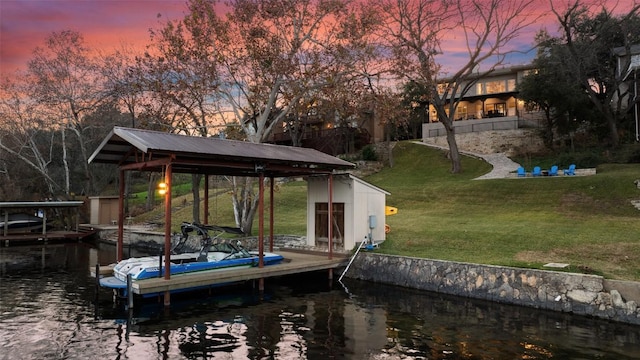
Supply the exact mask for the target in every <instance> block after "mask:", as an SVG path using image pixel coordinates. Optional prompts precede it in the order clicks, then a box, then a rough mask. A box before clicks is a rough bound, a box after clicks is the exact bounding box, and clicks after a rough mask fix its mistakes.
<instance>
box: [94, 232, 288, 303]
mask: <svg viewBox="0 0 640 360" xmlns="http://www.w3.org/2000/svg"><path fill="white" fill-rule="evenodd" d="M194 231H195V232H196V234H195V236H197V237H200V242H201V246H200V250H199V251H185V252H183V249H184V248H185V244H186V243H187V240H188V239H189V238H190V236H191V237H193V235H190V233H192V232H194ZM210 231H212V232H215V235H214V237H211V236H210V235H209V232H210ZM238 231H239V230H238V229H236V228H229V227H223V226H215V225H203V224H196V223H182V225H181V232H182V235H181V237H180V239H179V241H178V242H177V243H176V244H175V245H174V246H173V250H172V254H171V258H170V262H171V266H170V274H171V276H174V275H175V276H185V275H188V274H192V273H201V272H211V271H229V270H233V269H238V268H249V267H254V266H258V263H259V256H258V252H256V251H248V250H246V249H245V248H243V247H242V245H240V244H239V243H234V241H232V240H221V238H220V237H221V236H222V235H223V234H225V233H229V232H231V233H238ZM282 260H283V257H282V255H279V254H275V253H270V252H265V253H264V254H263V264H264V265H265V266H268V265H273V264H278V263H280V262H282ZM165 271H166V268H165V267H164V262H161V259H160V257H159V256H145V257H135V258H129V259H125V260H122V261H120V262H118V263H117V264H116V265H115V266H114V269H113V276H109V277H103V278H101V279H100V285H101V286H102V287H106V288H111V289H114V290H115V291H117V292H118V294H119V295H122V296H125V295H126V289H127V277H128V275H131V280H132V281H142V280H145V279H152V278H158V277H163V276H164V274H165ZM190 290H195V289H193V288H187V289H181V290H180V291H190ZM154 295H156V294H145V296H154Z"/></svg>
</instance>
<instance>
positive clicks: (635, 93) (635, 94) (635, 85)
mask: <svg viewBox="0 0 640 360" xmlns="http://www.w3.org/2000/svg"><path fill="white" fill-rule="evenodd" d="M637 73H638V71H637V70H636V71H634V72H633V114H634V115H635V119H636V142H638V141H640V133H639V132H638V79H637Z"/></svg>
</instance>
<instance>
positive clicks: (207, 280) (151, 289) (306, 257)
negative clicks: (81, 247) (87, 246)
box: [92, 250, 348, 295]
mask: <svg viewBox="0 0 640 360" xmlns="http://www.w3.org/2000/svg"><path fill="white" fill-rule="evenodd" d="M277 253H278V254H280V255H282V256H283V257H284V261H283V262H282V263H280V264H277V265H269V266H266V267H263V268H257V267H253V268H243V269H237V270H225V271H202V272H196V273H191V274H181V275H174V276H172V277H171V279H169V280H165V279H164V278H154V279H146V280H139V281H135V282H134V283H133V284H132V289H133V293H134V294H139V295H144V294H154V293H159V292H165V291H172V290H181V289H188V288H194V287H206V286H214V285H217V284H225V283H235V282H239V281H246V280H254V279H260V278H269V277H275V276H283V275H291V274H298V273H304V272H311V271H318V270H328V269H335V268H339V267H343V266H346V264H347V261H348V257H346V256H345V255H342V254H338V255H336V254H334V255H333V259H328V254H327V253H320V252H317V253H311V252H300V251H293V250H284V251H283V250H279V251H277ZM112 273H113V268H112V267H101V268H100V275H110V274H112ZM92 275H94V276H95V270H92Z"/></svg>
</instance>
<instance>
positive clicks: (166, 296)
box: [164, 290, 171, 308]
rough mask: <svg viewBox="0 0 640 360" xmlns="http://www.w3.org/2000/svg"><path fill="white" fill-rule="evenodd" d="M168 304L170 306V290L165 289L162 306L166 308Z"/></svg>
mask: <svg viewBox="0 0 640 360" xmlns="http://www.w3.org/2000/svg"><path fill="white" fill-rule="evenodd" d="M169 306H171V292H170V291H169V290H166V291H165V292H164V307H165V308H168V307H169Z"/></svg>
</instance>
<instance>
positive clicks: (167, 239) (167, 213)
mask: <svg viewBox="0 0 640 360" xmlns="http://www.w3.org/2000/svg"><path fill="white" fill-rule="evenodd" d="M164 176H165V178H164V182H165V184H167V193H166V194H165V195H164V196H165V197H164V278H165V280H169V279H170V278H171V182H172V181H171V180H172V177H173V175H172V166H171V164H169V165H167V170H166V172H165V175H164ZM169 305H171V293H170V292H169V291H168V290H167V291H165V292H164V306H165V307H168V306H169Z"/></svg>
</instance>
